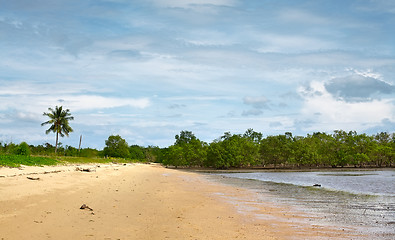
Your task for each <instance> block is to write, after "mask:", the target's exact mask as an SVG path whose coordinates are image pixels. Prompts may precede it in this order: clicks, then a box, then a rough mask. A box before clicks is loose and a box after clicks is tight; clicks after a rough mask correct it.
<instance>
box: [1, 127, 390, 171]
mask: <svg viewBox="0 0 395 240" xmlns="http://www.w3.org/2000/svg"><path fill="white" fill-rule="evenodd" d="M55 149H56V147H55V146H53V145H51V144H49V143H46V144H44V145H37V146H34V145H28V144H27V143H25V142H22V143H20V144H14V143H9V144H3V143H1V142H0V154H8V155H10V154H11V155H30V154H31V155H35V156H53V155H57V156H59V155H61V156H71V157H90V158H122V159H126V160H131V161H132V160H133V161H140V162H157V163H162V164H163V165H165V166H175V167H208V168H216V169H228V168H247V167H252V168H255V167H258V168H260V167H263V168H306V167H394V166H395V134H394V133H392V134H390V133H387V132H381V133H378V134H375V135H367V134H358V133H357V132H355V131H350V132H345V131H343V130H336V131H334V132H333V133H332V134H328V133H323V132H315V133H313V134H308V135H307V136H293V135H292V133H290V132H286V133H285V134H280V135H277V136H267V137H263V134H262V133H259V132H255V131H254V130H253V129H248V130H247V131H246V132H245V133H244V134H231V133H230V132H225V133H224V134H223V136H221V137H219V138H217V139H216V140H214V141H212V142H211V143H206V142H204V141H201V140H199V139H198V138H197V137H196V136H195V135H194V134H193V133H192V132H190V131H181V132H180V134H177V135H176V136H175V142H174V144H173V145H171V146H169V147H165V148H159V147H156V146H148V147H142V146H138V145H129V144H128V143H127V142H126V140H125V139H123V138H122V137H121V136H119V135H111V136H109V137H108V139H107V140H106V141H105V147H104V149H103V150H97V149H92V148H82V149H77V148H74V147H72V146H67V145H66V146H62V144H61V143H58V147H57V153H56V154H54V150H55Z"/></svg>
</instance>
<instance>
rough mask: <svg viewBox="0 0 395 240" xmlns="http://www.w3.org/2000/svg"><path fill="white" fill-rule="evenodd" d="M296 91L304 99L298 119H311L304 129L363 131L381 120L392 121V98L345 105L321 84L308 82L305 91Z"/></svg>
mask: <svg viewBox="0 0 395 240" xmlns="http://www.w3.org/2000/svg"><path fill="white" fill-rule="evenodd" d="M299 92H300V93H301V94H302V97H303V98H304V105H303V107H302V109H301V116H300V117H301V118H302V119H308V120H311V126H309V127H307V128H306V130H321V131H322V130H325V131H332V130H334V129H344V130H365V129H368V128H370V127H372V126H376V125H379V124H380V123H381V122H382V121H383V119H389V120H390V121H394V120H395V106H394V104H393V102H394V99H385V100H372V101H370V102H345V101H343V100H341V99H337V98H335V97H333V96H332V95H331V94H330V93H328V92H327V91H326V89H325V86H324V83H322V82H312V83H311V85H310V88H309V89H306V88H300V89H299ZM306 93H310V94H306ZM318 93H319V94H318Z"/></svg>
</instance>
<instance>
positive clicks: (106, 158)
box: [0, 136, 161, 167]
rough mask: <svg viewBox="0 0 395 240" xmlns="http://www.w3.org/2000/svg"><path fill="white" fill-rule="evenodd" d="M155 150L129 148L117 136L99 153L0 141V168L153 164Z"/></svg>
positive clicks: (156, 155)
mask: <svg viewBox="0 0 395 240" xmlns="http://www.w3.org/2000/svg"><path fill="white" fill-rule="evenodd" d="M160 151H161V149H160V148H159V147H152V146H149V147H141V146H138V145H132V146H129V145H128V144H127V142H126V141H125V140H124V139H122V138H121V137H120V136H110V137H109V139H108V140H106V147H105V148H104V149H103V151H100V150H97V149H92V148H82V149H77V148H75V147H72V146H67V145H66V146H62V144H61V143H59V144H58V148H57V153H55V146H53V145H51V144H49V143H46V144H44V145H37V146H34V145H28V144H27V143H25V142H22V143H20V144H19V145H17V144H14V143H9V144H3V143H2V142H0V166H9V167H17V166H19V165H38V166H40V165H54V164H62V163H91V162H95V163H106V162H147V161H149V162H156V161H158V160H157V159H158V157H159V156H160V154H161V152H160Z"/></svg>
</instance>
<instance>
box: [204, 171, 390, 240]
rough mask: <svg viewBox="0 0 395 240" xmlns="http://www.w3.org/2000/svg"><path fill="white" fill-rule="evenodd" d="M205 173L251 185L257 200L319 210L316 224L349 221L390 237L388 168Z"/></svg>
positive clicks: (363, 230)
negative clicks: (376, 169) (375, 169)
mask: <svg viewBox="0 0 395 240" xmlns="http://www.w3.org/2000/svg"><path fill="white" fill-rule="evenodd" d="M211 176H213V177H214V178H217V180H218V179H221V182H224V183H228V184H233V185H238V186H241V187H245V188H248V189H251V190H253V191H255V192H256V193H258V194H259V196H260V197H259V198H260V199H257V201H258V202H259V201H262V202H265V201H266V202H268V201H269V202H270V201H272V202H275V203H279V204H284V205H287V206H292V207H294V208H296V209H298V210H302V211H303V212H305V213H306V214H308V215H312V216H321V217H322V218H320V219H321V220H320V221H321V223H322V224H336V225H342V226H352V227H354V228H357V231H359V232H360V233H361V234H366V235H368V236H371V237H374V238H375V239H395V171H394V170H385V171H310V172H300V171H298V172H294V171H287V172H273V171H270V172H266V171H260V172H248V173H220V174H212V175H211ZM218 177H220V178H218ZM314 185H315V186H314ZM368 238H369V237H368Z"/></svg>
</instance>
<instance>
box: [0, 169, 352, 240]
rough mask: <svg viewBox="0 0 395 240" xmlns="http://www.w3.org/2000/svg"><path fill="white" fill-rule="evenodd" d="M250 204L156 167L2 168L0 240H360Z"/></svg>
mask: <svg viewBox="0 0 395 240" xmlns="http://www.w3.org/2000/svg"><path fill="white" fill-rule="evenodd" d="M84 170H85V171H84ZM254 199H255V196H254V193H253V192H250V191H249V190H246V189H241V188H237V187H234V186H230V185H224V184H221V183H216V182H213V181H210V180H208V179H207V178H206V177H205V176H204V175H200V174H198V173H192V172H185V171H180V170H175V169H167V168H164V167H162V166H160V165H157V164H126V165H124V164H108V165H105V164H100V167H99V165H84V166H76V165H75V166H55V167H22V168H20V169H18V168H0V239H7V240H8V239H107V240H109V239H351V238H354V239H355V238H358V236H356V235H353V232H352V229H343V228H338V227H334V226H320V225H316V224H314V218H313V217H311V216H305V215H303V213H298V212H296V211H294V210H291V209H288V208H286V207H284V206H275V205H273V203H270V204H269V203H259V204H257V202H256V201H255V200H254ZM83 204H85V205H86V206H87V207H88V208H85V209H80V208H81V206H82V205H83Z"/></svg>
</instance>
